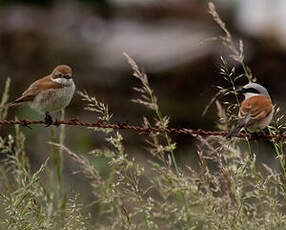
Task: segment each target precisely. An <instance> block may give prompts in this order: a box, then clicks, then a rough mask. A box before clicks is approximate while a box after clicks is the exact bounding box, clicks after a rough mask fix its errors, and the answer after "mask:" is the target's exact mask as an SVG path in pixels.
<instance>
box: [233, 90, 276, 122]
mask: <svg viewBox="0 0 286 230" xmlns="http://www.w3.org/2000/svg"><path fill="white" fill-rule="evenodd" d="M272 110H273V105H272V102H271V99H270V98H269V97H265V96H261V95H259V96H253V97H250V98H248V99H246V100H244V101H243V102H242V104H241V107H240V110H239V113H238V117H239V118H240V119H244V118H245V117H246V116H249V121H248V122H247V124H246V126H251V125H252V124H253V123H255V122H258V121H261V120H263V119H264V118H266V117H267V116H268V115H269V114H270V113H271V112H272Z"/></svg>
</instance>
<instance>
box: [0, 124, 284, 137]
mask: <svg viewBox="0 0 286 230" xmlns="http://www.w3.org/2000/svg"><path fill="white" fill-rule="evenodd" d="M0 125H22V126H25V127H28V128H31V127H30V125H46V126H47V123H46V121H44V120H27V119H24V120H2V121H0ZM51 125H54V126H59V125H70V126H83V127H96V128H103V129H125V130H133V131H135V132H141V133H169V134H185V135H192V136H222V137H224V136H226V135H227V133H226V132H221V131H207V130H203V129H197V130H193V129H186V128H179V129H177V128H166V129H163V128H158V127H150V126H149V127H147V126H135V125H129V124H128V123H127V122H119V123H117V124H107V123H105V122H104V121H102V120H98V121H97V122H95V123H91V122H82V121H80V120H78V119H72V120H69V121H54V122H52V124H51ZM237 137H240V138H244V137H248V138H250V139H252V140H253V139H276V140H279V139H285V138H286V134H279V135H268V134H263V135H251V134H248V133H239V134H238V135H237Z"/></svg>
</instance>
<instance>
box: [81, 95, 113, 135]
mask: <svg viewBox="0 0 286 230" xmlns="http://www.w3.org/2000/svg"><path fill="white" fill-rule="evenodd" d="M77 93H78V94H79V95H80V96H81V99H82V101H86V102H87V103H88V104H87V106H85V107H84V109H85V110H87V111H91V112H96V113H97V114H98V119H99V120H102V121H103V122H106V123H109V121H110V119H111V118H112V116H113V115H112V114H111V113H109V109H108V105H105V104H104V103H103V102H100V101H98V100H97V99H96V97H91V96H89V95H88V93H87V91H85V90H82V91H78V92H77ZM91 129H93V130H94V131H102V132H104V133H106V134H108V133H110V132H112V129H102V128H96V127H95V128H91Z"/></svg>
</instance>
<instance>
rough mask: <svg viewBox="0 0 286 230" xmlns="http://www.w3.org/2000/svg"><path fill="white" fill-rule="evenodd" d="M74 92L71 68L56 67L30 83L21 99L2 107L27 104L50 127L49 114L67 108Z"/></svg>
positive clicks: (50, 119) (50, 118)
mask: <svg viewBox="0 0 286 230" xmlns="http://www.w3.org/2000/svg"><path fill="white" fill-rule="evenodd" d="M74 91H75V84H74V82H73V80H72V69H71V67H70V66H68V65H58V66H57V67H56V68H55V69H54V70H53V71H52V73H50V74H49V75H48V76H46V77H43V78H41V79H39V80H37V81H35V82H34V83H32V84H31V85H30V86H29V88H28V89H27V90H26V91H25V92H24V93H23V94H22V96H21V97H19V98H17V99H16V100H15V101H13V102H11V103H8V104H6V105H4V106H3V107H4V108H8V107H11V106H16V105H20V104H22V103H28V104H29V105H30V106H31V107H32V108H33V109H34V110H36V111H38V112H40V113H43V114H45V121H46V123H47V125H51V124H52V122H53V120H52V117H51V114H50V113H53V112H57V111H59V110H61V109H63V108H65V107H66V106H68V105H69V103H70V101H71V99H72V97H73V94H74Z"/></svg>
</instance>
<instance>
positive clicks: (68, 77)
mask: <svg viewBox="0 0 286 230" xmlns="http://www.w3.org/2000/svg"><path fill="white" fill-rule="evenodd" d="M63 77H64V78H65V79H71V78H72V76H71V75H64V76H63Z"/></svg>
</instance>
